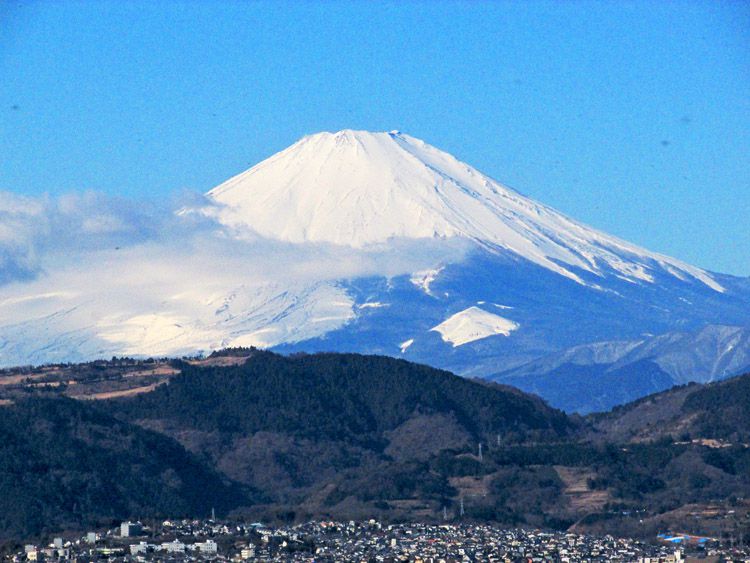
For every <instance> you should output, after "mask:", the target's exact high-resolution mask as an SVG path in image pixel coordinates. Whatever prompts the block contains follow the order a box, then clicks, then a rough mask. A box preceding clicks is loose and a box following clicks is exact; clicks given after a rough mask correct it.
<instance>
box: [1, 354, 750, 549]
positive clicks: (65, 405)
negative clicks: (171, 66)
mask: <svg viewBox="0 0 750 563" xmlns="http://www.w3.org/2000/svg"><path fill="white" fill-rule="evenodd" d="M167 368H168V369H167ZM144 374H151V375H144ZM159 374H162V375H163V376H165V377H168V382H166V383H161V384H156V385H150V386H148V387H143V386H140V387H133V388H132V389H131V391H130V392H129V391H127V387H128V386H129V385H130V386H132V385H140V383H133V381H134V380H137V379H138V378H139V377H152V376H158V375H159ZM61 381H62V382H64V384H60V382H61ZM123 386H125V387H124V388H123ZM82 388H85V389H89V391H88V392H86V391H83V390H82ZM104 389H120V391H118V392H115V393H114V394H113V393H106V392H105V393H102V390H104ZM70 393H73V394H75V396H78V397H81V398H82V399H87V398H88V399H92V400H73V399H70V398H67V397H65V395H66V394H70ZM118 394H119V396H120V397H121V398H117V399H106V398H105V397H107V396H118ZM0 397H1V398H2V400H0V414H1V415H2V416H0V436H1V437H2V440H0V514H1V515H2V516H1V517H0V540H3V539H6V540H7V539H15V540H17V541H18V540H21V539H23V538H25V537H28V536H34V535H39V534H45V533H52V532H54V531H58V530H60V529H61V528H65V529H80V528H81V527H84V526H85V527H89V528H91V527H96V526H111V525H112V524H113V523H115V522H117V521H118V520H120V519H126V518H159V517H198V516H206V515H208V514H210V512H211V509H212V508H215V509H216V511H217V513H218V514H219V515H226V514H230V513H231V514H232V515H233V516H234V517H237V518H245V519H249V520H251V521H256V520H258V519H261V520H263V521H266V522H280V521H283V522H290V521H305V520H309V519H311V518H336V519H345V520H348V519H368V518H371V517H377V518H379V519H382V520H386V521H389V520H419V521H436V522H437V521H443V519H444V517H447V518H448V519H449V520H450V521H454V522H455V521H461V520H470V521H485V522H494V523H497V524H502V525H508V526H516V525H527V526H535V527H540V526H541V527H547V528H556V529H568V528H572V529H576V530H579V531H586V530H588V531H598V532H601V531H602V528H601V527H602V525H604V526H605V528H604V529H606V531H607V532H608V533H612V534H618V533H622V534H627V535H635V536H638V537H653V534H655V533H656V531H661V530H663V529H666V528H669V527H670V526H680V527H682V526H684V525H685V522H686V518H685V516H684V512H683V511H684V510H686V508H684V507H690V510H692V511H694V512H696V513H700V512H701V510H703V509H702V508H701V507H704V506H710V507H711V510H713V511H715V510H717V508H716V507H717V506H718V507H726V508H725V509H726V510H730V505H731V509H732V510H741V509H742V510H745V508H743V507H744V506H745V505H744V504H743V502H744V501H743V500H742V497H744V496H745V495H746V492H747V490H748V487H750V480H749V479H750V446H749V445H748V444H750V418H748V412H747V404H748V402H749V401H750V375H745V376H742V377H737V378H733V379H729V380H727V381H723V382H720V383H714V384H710V385H697V384H693V385H689V386H682V387H678V388H675V389H673V390H670V391H667V392H664V393H661V394H657V395H653V396H650V397H647V398H644V399H641V400H639V401H637V402H635V403H632V404H629V405H627V406H624V407H618V408H617V409H615V410H614V411H611V412H609V413H603V414H597V415H592V416H589V417H587V418H585V419H584V418H582V417H580V416H567V415H565V414H564V413H562V412H561V411H557V410H555V409H552V408H550V407H549V406H547V405H546V404H545V403H544V402H543V401H541V400H540V399H538V398H537V397H535V396H532V395H527V394H524V393H522V392H520V391H518V390H516V389H513V388H509V387H505V386H501V385H497V384H494V383H487V382H482V381H475V380H469V379H466V378H461V377H457V376H454V375H452V374H450V373H447V372H444V371H439V370H435V369H433V368H430V367H427V366H422V365H416V364H412V363H409V362H406V361H403V360H396V359H392V358H387V357H375V356H362V355H356V354H319V355H297V356H295V357H283V356H279V355H276V354H272V353H269V352H261V351H257V350H233V351H227V352H224V353H223V354H221V355H215V356H214V357H212V358H210V359H208V360H205V361H200V362H197V361H190V362H187V361H182V360H175V361H171V362H170V364H165V363H153V362H150V363H143V362H142V363H138V362H133V361H130V360H116V361H112V362H97V363H95V364H88V365H78V366H75V365H74V366H57V367H55V368H53V369H40V370H26V371H25V372H23V373H13V374H8V373H3V374H0ZM94 399H96V400H94ZM462 505H463V511H464V514H463V515H462V514H461V506H462ZM747 508H749V509H750V506H748V507H747ZM636 510H637V511H638V519H635V520H634V519H633V518H632V517H631V516H629V514H630V513H631V512H633V511H636ZM706 510H707V509H706ZM707 511H708V510H707ZM708 512H710V513H711V514H713V512H711V511H708ZM639 520H640V523H639ZM704 520H705V522H704V521H703V520H701V519H700V518H697V519H696V518H693V517H691V518H690V522H691V523H692V524H691V525H695V526H706V528H704V529H703V533H709V532H710V530H711V528H710V527H711V526H713V525H715V524H716V522H715V520H711V519H710V518H708V519H704ZM722 525H725V524H722Z"/></svg>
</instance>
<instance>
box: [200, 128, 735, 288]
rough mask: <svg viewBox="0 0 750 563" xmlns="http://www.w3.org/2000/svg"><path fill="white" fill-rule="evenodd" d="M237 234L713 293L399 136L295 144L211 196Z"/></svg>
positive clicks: (342, 135)
mask: <svg viewBox="0 0 750 563" xmlns="http://www.w3.org/2000/svg"><path fill="white" fill-rule="evenodd" d="M207 195H208V197H209V198H210V199H211V200H213V201H214V202H216V203H217V204H219V205H218V206H217V207H210V208H206V209H205V210H204V212H205V213H207V214H209V215H212V216H214V217H216V218H218V219H219V220H220V221H221V222H222V223H224V224H226V225H229V226H231V227H233V228H235V229H236V230H237V232H239V233H243V232H244V233H245V234H248V233H249V232H252V233H257V234H260V235H261V236H264V237H271V238H277V239H280V240H284V241H290V242H330V243H334V244H340V245H351V246H354V247H366V246H368V245H372V244H377V243H384V242H386V241H388V240H389V239H393V238H401V237H403V238H410V239H414V238H436V237H437V238H441V237H442V238H447V237H456V236H458V237H465V238H468V239H471V240H474V241H477V242H478V243H480V244H482V245H484V246H486V247H490V248H493V247H494V248H497V249H503V250H506V251H509V252H511V253H514V254H517V255H519V256H521V257H523V258H524V259H526V260H529V261H531V262H534V263H536V264H538V265H540V266H542V267H544V268H547V269H549V270H552V271H554V272H557V273H558V274H561V275H564V276H566V277H569V278H571V279H574V280H576V281H578V282H580V283H584V282H583V281H582V280H581V277H580V276H579V274H578V273H576V271H577V270H579V271H585V272H589V273H594V274H597V275H599V276H601V275H604V274H611V275H615V276H618V277H621V278H622V279H626V280H629V281H633V282H643V281H646V282H653V280H654V276H653V270H654V269H661V270H663V271H666V272H668V273H669V274H670V275H672V276H675V277H677V278H680V279H687V278H693V279H696V280H699V281H701V282H702V283H704V284H706V285H707V286H709V287H711V288H713V289H714V290H716V291H723V288H722V286H721V285H720V284H719V283H717V282H716V280H715V279H714V278H712V277H711V275H709V274H708V273H706V272H704V271H703V270H700V269H699V268H695V267H692V266H689V265H688V264H685V263H683V262H680V261H679V260H675V259H673V258H669V257H666V256H663V255H660V254H656V253H653V252H649V251H647V250H644V249H642V248H639V247H637V246H635V245H632V244H630V243H627V242H625V241H622V240H620V239H617V238H615V237H611V236H609V235H605V234H604V233H601V232H598V231H596V230H594V229H592V228H590V227H587V226H585V225H583V224H581V223H578V222H576V221H573V220H571V219H569V218H567V217H565V216H564V215H562V214H561V213H558V212H557V211H555V210H553V209H551V208H550V207H547V206H545V205H543V204H541V203H538V202H535V201H533V200H530V199H528V198H526V197H524V196H522V195H520V194H518V193H517V192H514V191H513V190H511V189H509V188H507V187H505V186H503V185H501V184H499V183H498V182H496V181H495V180H493V179H492V178H490V177H488V176H485V175H484V174H482V173H481V172H479V171H477V170H476V169H474V168H472V167H471V166H469V165H468V164H465V163H463V162H460V161H459V160H457V159H456V158H454V157H453V156H451V155H449V154H447V153H445V152H443V151H440V150H438V149H436V148H435V147H432V146H430V145H428V144H427V143H425V142H423V141H421V140H419V139H416V138H414V137H410V136H408V135H404V134H402V133H399V132H395V131H394V132H391V133H370V132H366V131H351V130H345V131H339V132H338V133H319V134H316V135H311V136H308V137H304V138H303V139H301V140H300V141H298V142H297V143H295V144H293V145H292V146H291V147H289V148H287V149H286V150H284V151H282V152H280V153H278V154H276V155H274V156H272V157H270V158H268V159H267V160H264V161H263V162H261V163H259V164H257V165H256V166H254V167H253V168H251V169H250V170H248V171H246V172H243V173H242V174H239V175H237V176H235V177H233V178H231V179H230V180H227V181H226V182H224V183H223V184H221V185H219V186H217V187H216V188H214V189H213V190H211V191H210V192H208V194H207Z"/></svg>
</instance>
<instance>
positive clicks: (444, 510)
mask: <svg viewBox="0 0 750 563" xmlns="http://www.w3.org/2000/svg"><path fill="white" fill-rule="evenodd" d="M443 520H446V521H447V520H448V508H447V507H446V506H445V505H443Z"/></svg>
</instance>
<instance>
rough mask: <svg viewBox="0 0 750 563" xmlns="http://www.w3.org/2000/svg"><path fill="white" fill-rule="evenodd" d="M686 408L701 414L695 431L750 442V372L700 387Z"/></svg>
mask: <svg viewBox="0 0 750 563" xmlns="http://www.w3.org/2000/svg"><path fill="white" fill-rule="evenodd" d="M683 409H684V411H685V412H686V413H690V414H695V415H697V418H696V420H695V422H694V423H693V425H692V432H693V433H694V434H696V435H700V436H702V437H705V438H719V439H725V440H730V441H737V442H744V443H750V373H748V374H745V375H741V376H739V377H735V378H732V379H728V380H726V381H721V382H719V383H714V384H711V385H707V386H705V387H702V388H700V389H698V390H696V391H695V392H694V393H692V394H691V395H690V396H688V397H687V399H685V404H684V406H683Z"/></svg>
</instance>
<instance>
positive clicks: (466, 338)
mask: <svg viewBox="0 0 750 563" xmlns="http://www.w3.org/2000/svg"><path fill="white" fill-rule="evenodd" d="M518 327H519V325H518V323H516V322H513V321H511V320H509V319H506V318H504V317H501V316H500V315H493V314H492V313H488V312H487V311H485V310H484V309H480V308H479V307H469V308H468V309H464V310H463V311H459V312H458V313H456V314H455V315H451V316H450V317H448V318H447V319H445V320H444V321H443V322H442V323H440V324H439V325H437V326H435V327H433V328H431V329H430V330H434V331H435V332H439V333H440V336H441V337H442V338H443V341H445V342H450V343H451V344H453V347H454V348H455V347H456V346H461V345H462V344H467V343H469V342H474V341H475V340H481V339H482V338H487V337H488V336H494V335H496V334H502V335H503V336H510V333H511V332H513V331H514V330H517V329H518Z"/></svg>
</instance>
